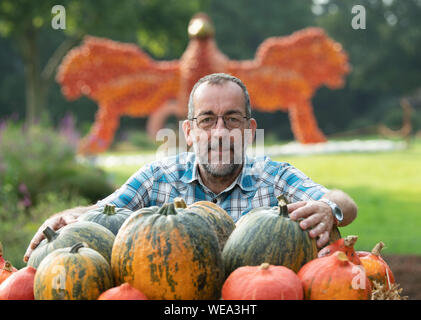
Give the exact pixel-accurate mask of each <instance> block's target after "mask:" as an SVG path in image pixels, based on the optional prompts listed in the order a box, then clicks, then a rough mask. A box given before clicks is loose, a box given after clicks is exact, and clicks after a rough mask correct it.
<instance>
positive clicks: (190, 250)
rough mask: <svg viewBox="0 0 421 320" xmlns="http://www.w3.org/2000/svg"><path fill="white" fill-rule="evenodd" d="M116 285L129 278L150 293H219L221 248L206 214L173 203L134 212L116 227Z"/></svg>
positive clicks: (190, 297)
mask: <svg viewBox="0 0 421 320" xmlns="http://www.w3.org/2000/svg"><path fill="white" fill-rule="evenodd" d="M111 268H112V271H113V276H114V279H115V280H116V283H117V285H119V284H122V283H124V282H128V283H129V284H130V285H131V286H133V287H134V288H136V289H138V290H140V291H141V292H143V293H144V294H145V295H146V296H147V297H148V298H149V299H151V300H156V299H163V300H167V299H170V300H179V299H181V300H198V299H218V298H219V297H220V290H221V287H222V284H223V280H224V270H223V264H222V257H221V250H220V248H219V244H218V238H217V236H216V234H215V232H214V231H213V228H212V227H211V226H210V225H209V223H208V222H207V221H206V219H204V218H203V217H202V216H200V215H198V214H196V213H194V212H192V211H189V209H187V208H186V209H176V208H175V207H174V203H170V204H164V205H163V206H162V207H160V208H159V207H157V206H152V207H148V208H143V209H140V210H138V211H136V212H135V213H133V214H132V215H131V216H130V217H129V218H128V219H127V220H126V222H125V223H124V224H123V225H122V226H121V228H120V231H119V232H118V234H117V236H116V239H115V242H114V246H113V252H112V257H111Z"/></svg>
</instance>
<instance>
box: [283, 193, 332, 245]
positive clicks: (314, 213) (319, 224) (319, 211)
mask: <svg viewBox="0 0 421 320" xmlns="http://www.w3.org/2000/svg"><path fill="white" fill-rule="evenodd" d="M288 213H289V214H290V218H291V219H292V220H298V219H300V218H302V219H303V220H302V221H300V227H301V228H302V229H303V230H306V229H309V228H311V230H310V232H309V235H310V237H312V238H318V240H317V247H319V248H321V247H323V246H324V245H325V244H326V243H328V241H329V235H330V231H331V230H332V227H333V223H334V221H333V215H332V209H331V208H330V207H329V205H328V204H326V203H324V202H321V201H299V202H294V203H290V204H288Z"/></svg>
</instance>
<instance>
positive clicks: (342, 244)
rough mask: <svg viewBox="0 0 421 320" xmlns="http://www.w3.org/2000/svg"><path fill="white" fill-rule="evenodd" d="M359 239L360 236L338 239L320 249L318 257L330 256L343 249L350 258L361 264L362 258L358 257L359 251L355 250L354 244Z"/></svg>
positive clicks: (353, 261)
mask: <svg viewBox="0 0 421 320" xmlns="http://www.w3.org/2000/svg"><path fill="white" fill-rule="evenodd" d="M357 240H358V236H347V237H345V238H341V239H339V240H336V241H335V242H333V243H332V244H330V245H328V246H326V247H324V248H323V249H322V250H320V251H319V253H318V257H319V258H321V257H325V256H330V255H332V254H333V253H334V252H336V251H342V252H343V253H345V254H346V256H347V257H348V259H349V260H350V261H351V262H352V263H354V264H361V262H360V259H359V258H358V255H357V253H356V252H355V249H354V245H355V243H356V242H357Z"/></svg>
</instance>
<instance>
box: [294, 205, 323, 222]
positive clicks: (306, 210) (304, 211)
mask: <svg viewBox="0 0 421 320" xmlns="http://www.w3.org/2000/svg"><path fill="white" fill-rule="evenodd" d="M315 212H316V210H315V208H314V206H313V205H312V204H311V203H308V202H305V203H304V205H303V206H301V207H299V208H297V209H295V210H294V211H292V212H291V214H290V215H289V217H290V218H291V219H292V220H297V219H299V218H306V217H308V216H309V215H312V214H313V213H315Z"/></svg>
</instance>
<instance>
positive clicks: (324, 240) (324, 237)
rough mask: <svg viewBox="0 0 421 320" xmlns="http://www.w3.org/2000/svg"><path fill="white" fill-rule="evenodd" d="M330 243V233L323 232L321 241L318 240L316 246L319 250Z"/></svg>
mask: <svg viewBox="0 0 421 320" xmlns="http://www.w3.org/2000/svg"><path fill="white" fill-rule="evenodd" d="M328 241H329V232H328V231H325V232H323V233H322V234H321V235H320V237H319V239H318V240H317V242H316V244H317V247H318V248H322V247H323V246H324V245H325V244H326V243H328Z"/></svg>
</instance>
